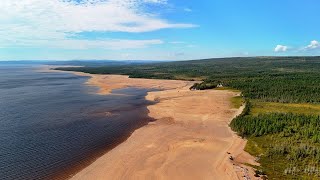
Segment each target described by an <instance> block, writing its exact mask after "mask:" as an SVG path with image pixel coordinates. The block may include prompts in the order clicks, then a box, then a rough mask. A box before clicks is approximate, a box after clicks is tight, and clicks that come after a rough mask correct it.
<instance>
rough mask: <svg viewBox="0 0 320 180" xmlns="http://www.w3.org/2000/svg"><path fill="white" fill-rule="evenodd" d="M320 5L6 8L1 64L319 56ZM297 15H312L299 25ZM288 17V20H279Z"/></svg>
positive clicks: (155, 0) (39, 2)
mask: <svg viewBox="0 0 320 180" xmlns="http://www.w3.org/2000/svg"><path fill="white" fill-rule="evenodd" d="M316 4H318V5H320V3H318V2H317V1H313V0H311V1H308V2H304V1H303V0H297V1H295V2H293V3H292V1H287V2H286V1H284V2H280V3H278V1H275V0H271V1H262V3H257V2H254V1H250V0H248V1H244V2H241V3H240V2H235V1H232V0H226V1H224V2H212V1H210V0H203V1H201V2H199V1H195V0H190V1H188V2H181V1H179V0H1V1H0V11H1V13H0V23H1V26H0V60H18V59H43V60H46V59H56V60H60V59H61V60H62V59H148V60H152V59H155V60H179V59H198V58H199V59H200V58H209V57H223V56H256V55H277V54H281V55H282V54H284V55H317V53H319V52H320V45H319V42H318V41H317V40H315V39H316V38H317V36H319V33H320V32H316V31H315V29H317V28H315V27H314V23H313V22H316V19H317V18H316V17H317V16H314V15H313V14H312V13H315V14H317V13H316V12H317V11H312V8H313V9H314V8H315V7H316ZM275 5H277V6H278V7H274V6H275ZM271 7H272V8H273V10H274V12H271V11H269V9H268V8H271ZM283 7H286V8H287V9H288V10H287V11H283V9H282V8H283ZM277 8H279V9H277ZM295 8H297V9H300V11H301V10H302V11H303V10H304V9H305V11H308V13H309V14H307V13H305V14H306V15H305V17H301V16H300V17H298V16H297V15H295V14H294V13H295V12H296V11H295ZM248 10H250V11H248ZM280 10H282V13H283V16H282V17H279V16H276V15H273V14H275V13H276V12H277V11H280ZM310 12H311V14H310ZM301 14H304V13H301ZM295 16H297V17H295ZM302 16H303V15H302ZM275 18H276V19H275ZM306 18H308V19H307V20H306ZM313 19H314V21H313ZM302 26H303V27H302ZM309 26H310V27H312V26H313V28H310V27H309ZM311 40H312V41H311ZM308 41H309V42H310V41H311V42H310V44H309V45H308V44H307V42H308ZM280 43H281V44H282V45H281V44H280ZM272 48H274V49H273V50H272Z"/></svg>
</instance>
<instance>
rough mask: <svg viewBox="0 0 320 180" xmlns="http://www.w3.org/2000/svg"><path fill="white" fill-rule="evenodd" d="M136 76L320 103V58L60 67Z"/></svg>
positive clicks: (258, 96)
mask: <svg viewBox="0 0 320 180" xmlns="http://www.w3.org/2000/svg"><path fill="white" fill-rule="evenodd" d="M59 69H60V70H70V71H82V72H87V73H93V74H126V75H129V76H130V77H132V78H157V79H182V80H203V81H204V82H203V83H202V84H201V87H202V89H206V88H212V87H213V85H216V84H218V83H222V84H223V85H224V86H228V87H232V88H236V89H239V90H241V91H242V92H243V94H244V95H245V96H246V97H247V98H250V99H261V100H264V101H270V102H297V103H299V102H307V103H320V93H319V92H320V78H319V77H320V57H239V58H217V59H205V60H193V61H177V62H168V63H153V64H143V65H141V64H139V65H120V66H101V67H90V65H87V66H86V67H80V68H59Z"/></svg>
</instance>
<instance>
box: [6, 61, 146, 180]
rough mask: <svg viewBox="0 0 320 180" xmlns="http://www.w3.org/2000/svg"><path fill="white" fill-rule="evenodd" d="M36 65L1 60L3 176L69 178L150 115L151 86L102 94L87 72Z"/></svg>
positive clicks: (128, 133) (13, 177)
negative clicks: (88, 83) (43, 69)
mask: <svg viewBox="0 0 320 180" xmlns="http://www.w3.org/2000/svg"><path fill="white" fill-rule="evenodd" d="M35 69H37V68H36V67H30V66H22V65H20V66H0V179H65V178H67V177H68V176H70V175H71V174H72V173H75V172H76V171H79V170H80V169H81V168H83V167H84V166H86V165H88V164H89V163H90V162H92V161H93V160H94V159H95V158H97V157H98V156H100V155H102V154H103V153H105V152H106V151H107V150H109V149H111V148H112V147H114V146H115V145H116V144H118V143H120V142H122V141H124V140H125V139H126V138H127V137H128V136H129V135H130V134H131V133H132V132H133V131H134V130H135V129H137V128H139V127H141V126H143V125H145V124H147V123H148V122H149V121H150V120H151V119H150V118H149V117H148V116H147V113H148V111H147V108H146V106H147V105H148V104H151V103H150V102H148V101H146V100H145V99H144V97H145V95H146V93H147V91H148V90H144V89H135V88H127V89H122V90H119V91H117V94H118V93H122V94H125V95H108V96H101V95H96V94H94V92H95V91H96V90H97V89H96V88H94V87H88V86H85V85H84V83H85V82H86V80H87V77H80V76H76V75H73V74H70V73H51V72H50V73H48V72H46V73H44V72H37V71H35ZM106 112H110V113H111V114H113V115H110V113H106Z"/></svg>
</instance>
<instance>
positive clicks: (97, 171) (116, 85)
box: [71, 72, 257, 180]
mask: <svg viewBox="0 0 320 180" xmlns="http://www.w3.org/2000/svg"><path fill="white" fill-rule="evenodd" d="M72 73H74V74H76V75H80V76H89V77H90V78H89V79H88V81H87V83H86V84H87V85H90V86H97V87H99V92H98V94H101V95H106V94H109V93H110V92H111V91H112V90H114V89H122V88H126V87H138V88H150V89H161V91H156V92H149V93H148V95H147V96H146V99H147V100H149V101H155V102H157V103H156V104H154V105H150V106H148V107H147V108H148V110H149V116H150V117H151V118H154V119H156V121H155V122H151V123H149V124H148V125H147V126H144V127H142V128H140V129H137V130H136V131H134V132H133V134H132V135H131V136H130V137H129V138H128V139H127V140H126V141H124V142H123V143H121V144H119V145H118V146H116V147H115V148H114V149H112V150H110V151H109V152H107V153H106V154H104V155H103V156H101V157H100V158H98V159H97V160H95V161H94V162H93V163H92V164H91V165H89V166H88V167H86V168H84V169H83V170H81V171H80V172H78V173H77V174H75V175H74V176H73V177H72V178H71V179H81V180H82V179H108V178H110V177H112V179H212V178H215V179H244V178H247V179H256V177H254V170H253V169H252V168H250V167H247V166H245V165H243V164H244V163H249V164H254V165H257V163H256V162H255V161H254V159H255V158H254V157H252V156H250V155H249V154H248V153H246V152H245V151H244V147H245V145H246V140H244V139H241V138H240V137H238V136H237V135H236V134H235V133H234V132H233V131H232V130H231V129H230V128H229V126H228V124H229V123H230V121H231V120H232V119H233V118H234V117H235V116H237V115H239V114H240V113H241V112H242V110H243V107H241V108H240V109H232V108H231V104H230V98H232V97H233V96H236V95H238V93H235V92H230V91H219V90H206V91H190V90H189V87H190V86H191V85H192V84H193V83H194V82H186V81H176V80H173V81H172V80H153V79H130V78H128V77H127V76H121V75H92V74H86V73H78V72H72ZM230 156H232V157H233V158H234V160H233V161H231V160H229V157H230Z"/></svg>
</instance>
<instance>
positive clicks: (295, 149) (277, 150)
mask: <svg viewBox="0 0 320 180" xmlns="http://www.w3.org/2000/svg"><path fill="white" fill-rule="evenodd" d="M250 107H251V105H250V103H249V104H248V105H247V106H246V109H245V110H244V111H243V113H242V114H241V115H240V116H238V117H236V118H235V119H234V120H233V121H232V122H231V123H230V127H231V128H232V129H233V130H234V131H236V132H237V133H238V134H239V135H240V136H242V137H246V138H248V139H249V143H251V144H252V143H254V144H255V145H254V148H258V149H260V150H261V152H260V153H256V152H255V151H254V150H252V149H249V152H250V151H251V152H250V153H251V154H253V155H255V156H259V158H260V161H259V162H260V163H261V165H262V170H261V171H263V172H264V173H265V172H266V173H267V175H268V176H269V177H270V178H275V179H278V178H284V179H289V178H295V177H296V176H298V175H299V177H304V176H305V177H317V176H318V174H317V172H309V171H307V170H306V168H305V167H312V168H313V169H314V168H315V167H318V165H319V164H320V116H319V115H303V114H292V113H287V114H285V113H268V114H260V115H258V116H253V115H250ZM292 167H294V169H295V170H296V171H295V172H294V174H290V173H292ZM299 168H300V170H299V171H297V170H298V169H299ZM301 169H302V170H301ZM316 170H317V169H316ZM317 171H318V170H317ZM310 173H311V174H310Z"/></svg>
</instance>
